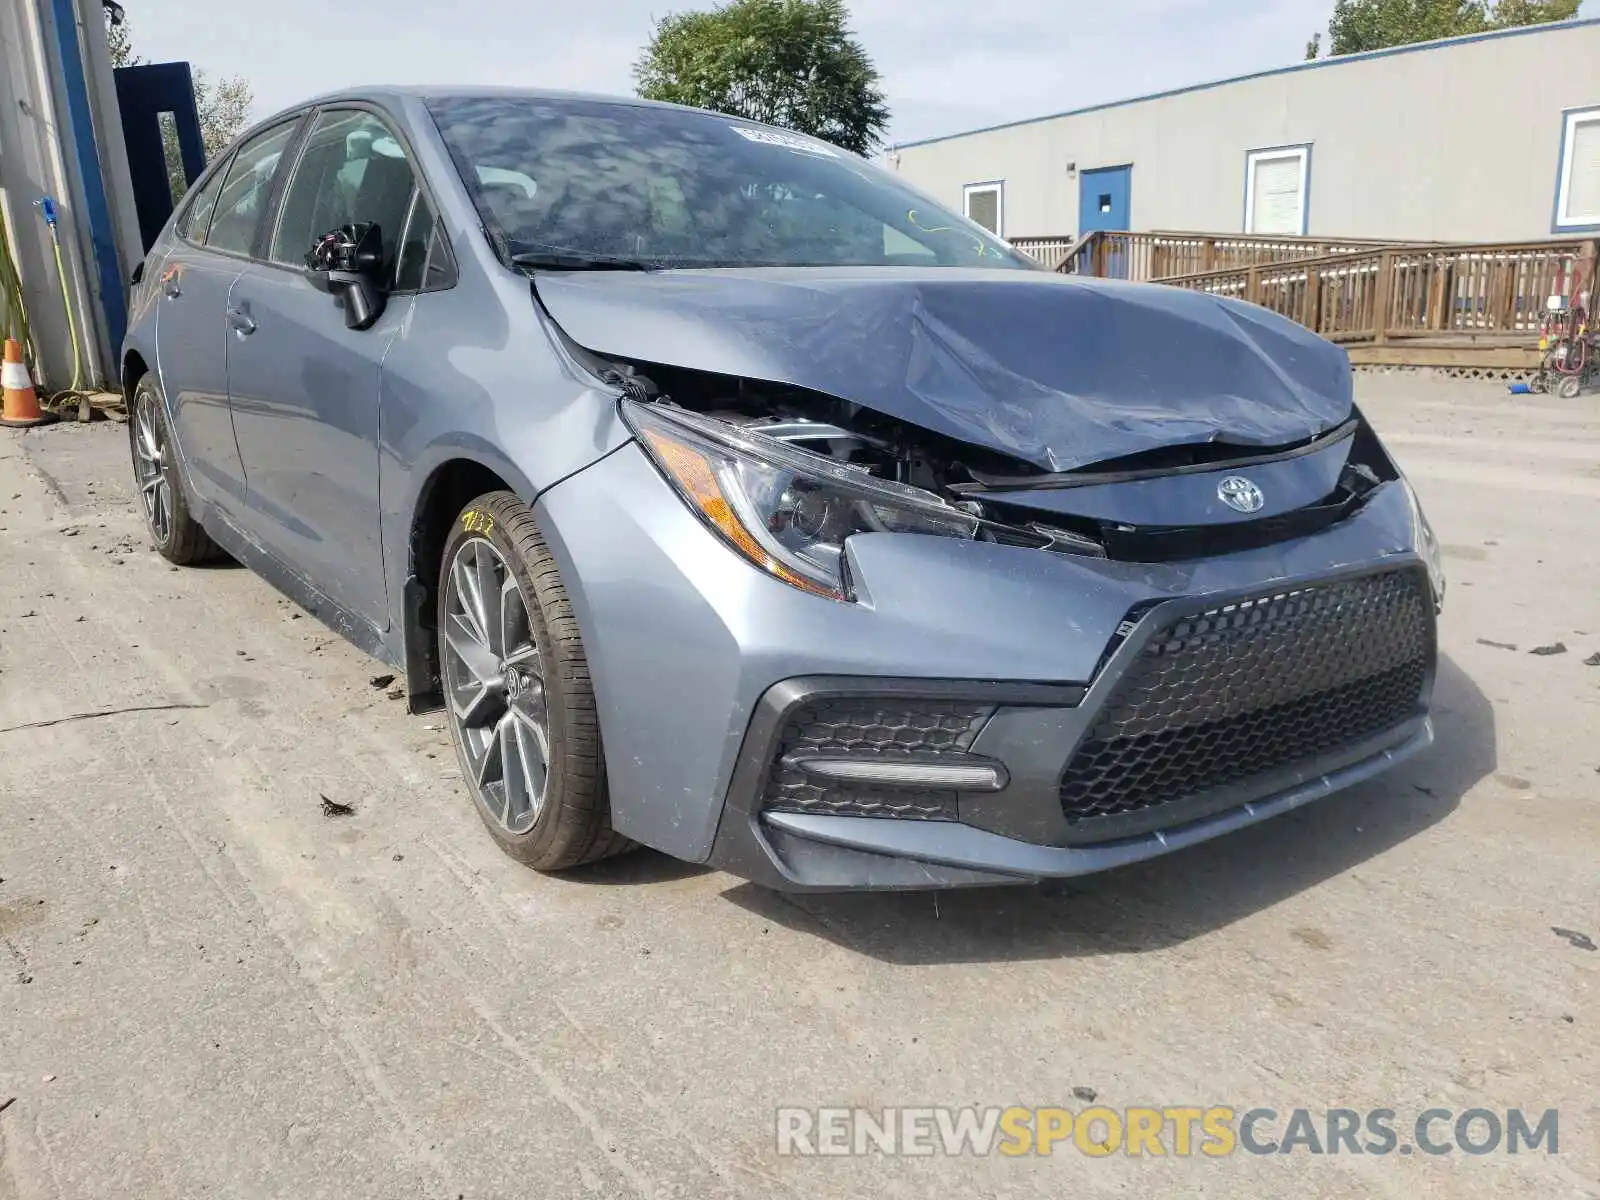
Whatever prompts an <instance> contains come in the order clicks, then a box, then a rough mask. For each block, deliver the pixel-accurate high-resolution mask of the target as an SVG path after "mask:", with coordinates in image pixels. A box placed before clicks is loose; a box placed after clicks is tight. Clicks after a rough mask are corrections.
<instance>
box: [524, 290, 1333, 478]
mask: <svg viewBox="0 0 1600 1200" xmlns="http://www.w3.org/2000/svg"><path fill="white" fill-rule="evenodd" d="M535 288H536V290H537V292H538V295H539V298H540V300H541V301H542V303H543V304H544V306H545V309H546V311H547V312H548V313H549V314H550V316H551V317H552V318H553V319H554V320H555V321H556V323H557V324H558V325H559V326H560V327H561V329H562V330H563V331H564V332H565V333H566V334H567V336H569V337H570V338H571V339H572V340H573V341H575V342H576V343H578V345H580V346H582V347H584V348H585V349H588V350H591V351H593V352H595V353H597V354H601V355H607V356H613V357H617V358H624V359H628V360H632V361H634V362H638V363H640V364H644V365H645V369H646V371H648V364H649V363H661V364H665V365H669V366H674V367H686V368H691V369H695V370H700V371H708V372H714V373H717V374H722V375H729V376H738V377H743V378H746V379H752V380H764V381H768V382H772V383H782V384H789V385H792V386H795V387H800V388H806V389H810V390H812V391H817V392H825V393H827V394H829V395H832V396H835V397H838V398H839V399H842V400H847V401H850V402H852V403H855V404H859V405H861V406H862V407H864V408H868V409H872V410H874V411H876V412H878V413H882V414H885V415H887V416H890V417H895V418H898V419H900V420H903V421H907V422H909V423H911V424H913V425H917V426H920V427H922V428H924V429H927V430H930V431H932V432H934V433H938V434H943V435H945V436H947V437H951V438H956V439H959V440H960V441H963V442H968V443H971V444H974V445H977V446H981V447H983V448H985V449H988V450H993V451H997V452H999V453H1002V454H1006V455H1010V456H1012V457H1014V458H1017V459H1021V460H1023V461H1024V462H1027V463H1030V464H1032V465H1034V466H1036V467H1038V468H1040V469H1041V470H1045V471H1069V470H1073V469H1075V468H1078V467H1082V466H1087V465H1089V464H1091V463H1096V462H1103V461H1105V460H1107V459H1113V458H1121V457H1123V456H1125V455H1129V454H1135V453H1138V452H1140V451H1144V450H1149V449H1152V448H1155V447H1158V446H1170V445H1186V444H1195V443H1203V442H1220V443H1227V444H1230V445H1236V446H1241V447H1277V446H1285V445H1289V444H1291V443H1294V442H1298V441H1301V440H1304V439H1307V438H1310V437H1313V436H1315V435H1316V434H1318V433H1321V432H1323V431H1324V430H1327V429H1330V428H1332V427H1333V426H1335V425H1338V424H1339V423H1340V422H1341V421H1344V420H1346V419H1347V418H1348V417H1349V415H1350V412H1351V383H1350V367H1349V360H1348V358H1347V357H1346V355H1345V353H1344V351H1343V350H1341V349H1339V348H1338V347H1337V346H1334V345H1332V344H1331V343H1329V342H1325V341H1323V340H1322V339H1321V338H1319V337H1317V336H1316V335H1315V334H1312V333H1311V332H1309V331H1308V330H1306V329H1303V328H1302V327H1300V326H1299V325H1296V324H1294V323H1292V322H1290V321H1288V320H1286V319H1284V318H1282V317H1279V316H1278V315H1276V314H1275V313H1272V312H1270V311H1268V310H1267V309H1264V308H1259V307H1257V306H1255V305H1248V304H1241V303H1238V302H1235V301H1229V300H1220V299H1217V298H1215V297H1212V296H1209V295H1205V294H1203V293H1198V292H1191V291H1185V290H1183V289H1179V288H1173V287H1163V286H1159V285H1150V284H1126V283H1118V282H1113V281H1106V280H1096V279H1083V278H1078V277H1075V276H1067V275H1057V274H1052V273H1048V272H1044V271H1017V270H961V269H948V268H935V269H914V268H905V269H901V268H816V267H796V268H741V269H736V270H671V271H652V272H620V271H615V272H614V271H604V272H553V273H540V274H538V275H537V276H536V277H535Z"/></svg>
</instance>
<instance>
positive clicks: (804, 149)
mask: <svg viewBox="0 0 1600 1200" xmlns="http://www.w3.org/2000/svg"><path fill="white" fill-rule="evenodd" d="M728 128H729V129H731V130H733V131H734V132H735V133H737V134H738V135H739V136H740V137H742V138H744V139H745V140H746V141H748V142H760V143H761V144H762V145H764V146H782V147H783V148H784V149H785V150H798V151H800V153H802V154H821V155H823V156H824V157H827V158H838V157H839V152H838V151H837V150H835V149H834V148H833V147H832V146H829V145H826V144H824V143H822V142H813V141H812V140H811V139H810V138H803V137H796V136H795V135H794V134H792V133H779V132H778V131H777V130H775V129H752V128H751V127H750V126H748V125H729V126H728Z"/></svg>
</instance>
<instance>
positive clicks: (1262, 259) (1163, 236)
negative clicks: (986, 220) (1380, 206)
mask: <svg viewBox="0 0 1600 1200" xmlns="http://www.w3.org/2000/svg"><path fill="white" fill-rule="evenodd" d="M1011 244H1012V245H1013V246H1016V247H1017V248H1018V249H1019V250H1023V252H1024V253H1028V254H1032V255H1033V257H1035V258H1038V259H1039V261H1041V262H1043V263H1045V265H1047V266H1051V267H1054V268H1055V269H1056V270H1059V271H1066V272H1069V273H1074V274H1079V275H1096V276H1100V277H1101V278H1111V279H1127V280H1130V281H1132V282H1135V283H1145V282H1151V281H1157V280H1165V279H1171V278H1173V277H1175V276H1180V275H1192V274H1195V273H1197V272H1201V271H1218V270H1224V269H1227V268H1233V267H1250V266H1265V265H1268V264H1271V263H1280V262H1293V261H1298V260H1301V259H1308V258H1321V257H1325V256H1327V255H1330V254H1341V253H1348V252H1350V251H1356V250H1365V249H1370V248H1375V247H1379V246H1394V245H1418V244H1430V245H1431V244H1434V243H1404V242H1392V241H1381V240H1377V239H1369V238H1310V237H1288V236H1278V235H1264V234H1248V233H1183V232H1168V231H1160V230H1157V231H1153V232H1150V233H1127V232H1123V231H1118V230H1096V231H1095V232H1093V233H1090V234H1088V235H1086V236H1085V237H1084V238H1082V239H1081V240H1080V241H1078V242H1073V241H1072V240H1071V239H1068V238H1013V239H1012V240H1011ZM1034 246H1037V247H1039V250H1038V252H1035V251H1034V250H1033V249H1031V248H1030V247H1034Z"/></svg>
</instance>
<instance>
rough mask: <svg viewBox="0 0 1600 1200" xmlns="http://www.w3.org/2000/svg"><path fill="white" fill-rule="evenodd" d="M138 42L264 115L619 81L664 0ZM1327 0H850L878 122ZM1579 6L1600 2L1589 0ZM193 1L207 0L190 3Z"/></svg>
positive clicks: (1176, 81) (1176, 70) (133, 13)
mask: <svg viewBox="0 0 1600 1200" xmlns="http://www.w3.org/2000/svg"><path fill="white" fill-rule="evenodd" d="M123 3H124V4H125V6H126V8H127V11H128V16H129V18H130V20H131V21H132V23H133V30H134V42H135V47H136V49H137V51H138V52H139V53H140V54H142V55H143V56H144V57H146V58H148V59H152V60H155V61H164V60H167V59H188V60H189V61H190V62H192V63H194V65H195V66H197V67H201V68H204V69H205V70H207V71H209V72H211V73H213V74H220V75H242V76H244V77H245V78H246V79H248V80H249V81H250V83H251V85H252V87H253V89H254V91H255V96H256V112H255V115H256V116H258V117H260V116H266V115H267V114H268V113H270V112H272V111H273V110H275V109H278V108H282V107H284V106H285V105H288V104H293V103H295V102H296V101H299V100H302V99H304V98H305V97H307V96H310V95H313V94H315V93H317V92H323V91H328V90H331V89H333V88H337V87H344V86H347V85H351V84H360V83H370V82H385V83H390V82H392V83H507V84H523V85H527V86H536V87H560V88H574V89H579V90H584V91H597V92H613V93H618V92H620V93H627V92H631V91H632V79H631V75H630V68H631V66H632V64H633V62H634V60H635V59H636V58H637V57H638V55H639V51H640V49H641V47H642V46H643V45H644V43H645V42H646V41H647V40H648V38H649V35H650V29H651V21H652V17H653V16H659V15H663V14H665V13H667V12H671V11H675V10H678V9H686V8H697V7H708V6H709V5H708V4H697V3H692V2H679V3H674V2H673V0H584V2H582V3H579V4H574V5H556V4H554V3H552V2H551V0H472V3H470V4H463V3H445V2H441V0H123ZM1332 8H1333V2H1332V0H1266V2H1263V0H1116V2H1115V3H1111V4H1106V3H1093V2H1090V0H977V2H974V0H853V3H852V4H851V12H852V14H853V24H854V28H855V32H856V34H857V36H858V37H859V38H860V39H861V41H862V43H863V44H864V45H865V46H866V48H867V51H868V53H870V54H871V55H872V57H873V60H874V61H875V62H876V63H877V66H878V69H879V71H880V72H882V74H883V78H884V86H885V90H886V91H887V93H888V97H889V104H890V108H891V110H892V113H893V121H892V125H891V128H890V138H891V140H895V141H911V140H914V139H917V138H923V137H932V136H936V135H938V134H944V133H955V132H958V131H960V130H963V129H970V128H974V127H977V126H981V125H990V124H995V123H997V122H1001V121H1009V120H1017V119H1020V118H1024V117H1032V116H1039V115H1042V114H1044V113H1050V112H1059V111H1061V110H1063V109H1069V108H1077V107H1080V106H1083V105H1087V104H1096V103H1100V102H1103V101H1107V100H1116V99H1121V98H1125V97H1129V96H1137V95H1141V94H1144V93H1147V92H1153V91H1160V90H1163V89H1166V88H1171V87H1181V86H1184V85H1186V84H1191V83H1201V82H1204V81H1206V80H1210V79H1219V78H1224V77H1226V76H1230V75H1240V74H1245V73H1247V72H1250V71H1259V70H1265V69H1268V68H1271V67H1279V66H1285V65H1288V64H1290V63H1293V62H1297V61H1299V60H1300V59H1302V58H1303V57H1304V54H1305V43H1306V39H1307V38H1309V37H1310V36H1311V34H1312V33H1314V32H1316V31H1317V30H1319V29H1322V28H1324V27H1325V26H1326V25H1327V18H1328V14H1329V12H1330V11H1331V10H1332ZM1582 12H1583V15H1585V16H1600V0H1587V2H1586V3H1585V5H1584V8H1583V10H1582ZM202 14H203V15H202Z"/></svg>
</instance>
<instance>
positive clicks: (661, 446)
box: [123, 89, 1443, 889]
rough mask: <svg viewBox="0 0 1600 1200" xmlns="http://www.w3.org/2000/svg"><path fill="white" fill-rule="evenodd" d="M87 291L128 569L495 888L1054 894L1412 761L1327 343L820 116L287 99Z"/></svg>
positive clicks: (1348, 418) (1381, 561)
mask: <svg viewBox="0 0 1600 1200" xmlns="http://www.w3.org/2000/svg"><path fill="white" fill-rule="evenodd" d="M133 309H134V318H133V320H132V322H131V329H130V331H129V333H128V337H127V341H126V344H125V346H124V349H123V369H124V385H125V388H126V391H127V395H128V400H129V407H130V412H131V414H132V420H131V421H130V423H129V427H130V431H131V440H132V452H133V463H134V469H135V472H136V475H137V478H138V482H139V485H140V494H141V496H142V497H143V503H144V512H145V516H146V518H147V522H148V526H149V531H150V536H151V538H152V539H153V540H154V543H155V545H156V547H157V548H158V549H159V550H160V551H161V552H162V553H163V554H164V555H166V556H167V557H168V558H169V559H171V560H172V561H173V562H176V563H195V562H199V561H202V560H204V559H206V558H209V557H212V556H214V555H217V554H220V553H223V552H226V553H227V554H230V555H232V556H233V557H235V558H237V559H239V560H240V561H242V562H243V563H245V564H247V565H248V566H250V567H251V568H253V569H254V570H256V571H257V572H259V573H260V574H261V575H263V576H264V577H265V578H267V579H268V580H269V581H271V582H272V583H273V584H275V585H276V586H277V587H279V588H281V589H282V590H283V591H285V592H286V593H287V594H288V595H290V596H291V597H293V598H294V599H295V600H296V601H297V602H298V603H300V604H301V605H303V606H304V607H305V608H306V609H308V610H309V611H310V612H312V613H314V614H315V615H316V616H318V617H319V618H321V619H322V620H323V621H325V622H327V623H328V624H329V625H330V626H331V627H332V628H333V629H335V630H337V631H338V632H339V633H341V634H343V635H344V636H345V637H347V638H349V639H350V640H351V641H353V642H354V643H356V644H357V645H358V646H361V647H362V648H364V649H366V650H367V651H369V652H371V653H372V654H374V655H376V656H378V657H379V658H382V659H384V660H386V661H388V662H390V663H392V664H394V665H395V666H396V667H397V668H398V669H401V670H403V672H404V675H405V679H406V682H407V685H408V690H409V694H410V700H411V705H412V708H413V710H414V711H424V710H428V709H433V708H442V709H443V710H444V711H445V712H446V713H447V714H448V720H449V723H450V727H451V729H452V731H453V733H454V738H455V744H456V747H457V750H458V752H459V755H460V760H461V767H462V771H463V774H464V776H465V778H466V780H467V782H468V784H469V786H470V790H471V792H472V794H473V796H474V798H475V802H476V805H477V808H478V811H479V813H480V814H481V816H482V818H483V820H484V822H485V824H486V825H487V827H488V829H489V831H490V833H491V834H492V835H493V836H494V837H495V838H496V839H497V840H498V841H499V843H500V844H501V845H502V846H503V847H504V848H505V850H506V851H507V852H508V853H510V854H511V855H513V856H514V857H516V858H517V859H519V860H521V861H523V862H525V863H528V864H529V865H531V866H533V867H536V868H538V869H541V870H559V869H563V868H570V867H574V866H577V865H579V864H582V863H586V862H590V861H593V860H595V859H598V858H600V857H603V856H605V855H608V854H612V853H615V852H617V851H620V850H623V849H625V848H627V847H628V846H630V845H632V844H635V843H642V844H645V845H648V846H653V847H656V848H658V849H660V850H662V851H665V852H666V853H668V854H671V855H675V856H678V857H680V858H683V859H687V860H691V861H695V862H710V863H713V864H715V865H717V866H720V867H723V868H725V869H727V870H729V871H732V872H735V873H737V874H740V875H744V876H746V877H749V878H752V879H755V880H757V881H759V882H762V883H765V884H768V885H770V886H773V887H779V888H786V889H833V888H858V887H872V888H917V887H947V886H955V885H963V884H988V883H1006V882H1023V881H1029V880H1038V879H1042V878H1046V877H1053V876H1066V875H1074V874H1080V873H1083V872H1087V871H1094V870H1099V869H1102V868H1106V867H1110V866H1115V865H1118V864H1122V863H1128V862H1133V861H1137V860H1139V859H1144V858H1148V857H1151V856H1153V855H1157V854H1161V853H1164V852H1166V851H1169V850H1172V849H1175V848H1177V847H1180V846H1183V845H1187V844H1190V843H1194V842H1197V841H1201V840H1203V839H1206V838H1210V837H1213V836H1216V835H1218V834H1221V833H1224V832H1226V831H1228V830H1232V829H1235V828H1238V827H1240V826H1242V825H1245V824H1248V823H1251V822H1254V821H1259V820H1262V819H1265V818H1267V817H1269V816H1271V815H1272V814H1274V813H1279V812H1283V811H1285V810H1287V809H1291V808H1294V807H1296V806H1298V805H1301V804H1304V803H1307V802H1309V801H1311V800H1315V799H1317V798H1320V797H1322V796H1325V795H1327V794H1329V793H1330V792H1333V791H1335V790H1337V789H1339V788H1342V787H1345V786H1346V785H1348V784H1350V783H1353V782H1355V781H1357V780H1360V779H1364V778H1367V777H1370V776H1372V775H1374V774H1376V773H1378V772H1381V771H1383V770H1385V769H1386V768H1387V767H1389V766H1390V765H1392V764H1394V763H1396V762H1398V761H1399V760H1401V759H1403V758H1405V757H1406V756H1408V755H1411V754H1413V753H1415V752H1417V751H1419V750H1421V749H1422V748H1423V747H1425V746H1426V745H1428V743H1429V741H1430V740H1431V738H1432V729H1431V725H1430V721H1429V717H1428V706H1429V700H1430V694H1431V691H1432V684H1433V674H1434V663H1435V619H1436V617H1435V614H1436V612H1437V609H1438V605H1439V603H1440V601H1441V598H1442V594H1443V580H1442V578H1441V575H1440V571H1439V563H1438V554H1437V547H1436V546H1435V543H1434V540H1433V535H1432V533H1431V531H1430V530H1429V528H1428V525H1427V522H1426V521H1425V519H1424V518H1423V516H1422V514H1421V511H1420V510H1419V508H1418V506H1417V501H1416V498H1415V496H1414V495H1413V494H1412V491H1411V489H1410V487H1409V486H1408V485H1407V483H1406V481H1405V479H1404V477H1403V476H1402V475H1401V473H1400V471H1399V470H1398V469H1397V468H1396V466H1395V464H1394V462H1393V461H1392V460H1391V459H1390V457H1389V456H1388V455H1387V454H1386V453H1385V451H1384V448H1383V447H1382V445H1381V444H1380V443H1379V441H1378V439H1377V437H1376V436H1375V435H1374V433H1373V431H1372V429H1371V428H1370V427H1369V426H1368V424H1367V423H1366V421H1365V420H1364V419H1363V418H1362V416H1361V414H1360V413H1359V412H1358V411H1357V410H1356V409H1355V407H1354V406H1353V403H1352V399H1351V382H1350V368H1349V364H1348V361H1347V359H1346V356H1345V354H1344V352H1343V351H1341V350H1340V349H1338V348H1337V347H1335V346H1333V345H1331V344H1329V343H1327V342H1324V341H1322V340H1321V339H1319V338H1317V337H1315V336H1314V335H1312V334H1311V333H1309V332H1307V331H1305V330H1303V329H1301V328H1300V327H1299V326H1297V325H1294V324H1292V323H1291V322H1288V321H1286V320H1283V319H1280V318H1279V317H1277V316H1275V315H1274V314H1272V313H1270V312H1268V311H1266V310H1265V309H1262V308H1258V307H1255V306H1251V305H1246V304H1242V303H1239V302H1236V301H1233V300H1229V299H1225V298H1219V297H1214V296H1209V295H1204V294H1199V293H1193V292H1187V291H1182V290H1178V289H1171V288H1162V287H1156V286H1142V285H1128V284H1122V283H1117V282H1108V281H1101V280H1092V279H1084V278H1079V277H1076V276H1069V275H1062V274H1056V273H1052V272H1048V271H1044V270H1042V269H1040V268H1038V267H1037V266H1036V265H1035V264H1034V263H1033V262H1032V261H1031V260H1029V259H1027V258H1025V257H1023V256H1021V255H1019V254H1018V253H1016V252H1015V251H1013V250H1012V249H1011V248H1010V247H1008V246H1007V245H1006V244H1005V243H1004V242H1002V241H999V240H997V239H996V238H994V237H992V236H991V235H990V234H989V233H988V232H987V231H985V230H984V229H981V228H979V227H978V226H977V225H975V224H973V223H971V222H969V221H967V220H966V219H964V218H963V217H961V216H958V215H956V214H955V213H952V212H950V211H948V210H947V209H945V208H944V207H943V206H942V205H940V204H939V203H938V202H937V201H935V200H933V199H930V198H929V197H927V196H925V195H922V194H920V193H918V192H916V191H914V190H912V189H910V188H908V187H907V186H905V184H904V183H902V182H901V181H900V180H899V179H898V178H896V176H895V175H894V174H893V173H891V172H886V171H883V170H880V169H879V168H877V167H875V166H873V165H872V164H870V163H868V162H866V161H864V160H862V159H860V158H858V157H856V156H854V155H851V154H848V153H845V152H843V151H841V150H839V149H837V148H836V147H833V146H831V145H828V144H826V143H824V142H819V141H816V140H813V139H811V138H808V137H802V136H799V135H797V134H793V133H789V132H785V131H781V130H777V129H771V128H768V127H765V126H761V125H757V124H754V123H752V122H748V121H743V120H738V119H734V118H730V117H725V116H720V115H717V114H714V113H709V112H702V111H698V110H690V109H683V108H677V107H673V106H668V105H658V104H650V103H647V102H644V101H637V100H621V99H606V98H599V97H587V96H573V95H562V94H553V93H539V92H527V91H503V90H488V89H377V90H370V91H363V92H360V93H352V94H347V95H337V96H331V97H326V98H323V99H320V100H317V101H313V102H310V103H308V104H306V105H303V106H301V107H299V108H296V109H294V110H291V111H288V112H285V113H283V114H280V115H279V116H276V117H273V118H271V119H270V120H268V121H266V122H264V123H263V124H261V125H260V126H258V127H257V128H255V129H254V130H252V131H251V132H249V133H247V134H246V135H245V136H244V137H243V138H242V139H241V140H240V141H239V143H238V144H237V145H236V146H235V147H233V148H232V149H230V150H229V151H228V152H226V153H224V154H222V155H220V156H219V157H218V158H217V159H216V161H215V162H214V163H213V164H212V166H211V168H210V169H209V171H208V172H207V173H206V175H205V176H204V177H203V178H202V179H200V180H199V181H198V182H197V183H196V185H195V186H194V187H193V188H192V189H191V191H190V192H189V194H188V195H187V196H186V197H185V200H184V202H183V203H182V205H181V206H180V207H179V209H178V211H177V212H176V213H175V214H174V215H173V218H172V220H171V221H170V223H169V224H168V226H167V228H166V230H165V231H164V232H163V234H162V236H161V238H160V239H159V241H158V242H157V244H156V245H155V247H154V248H153V249H152V250H151V252H150V255H149V256H148V258H147V259H146V260H145V262H144V263H143V264H141V266H140V268H139V270H138V272H137V277H136V283H135V287H134V295H133Z"/></svg>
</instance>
